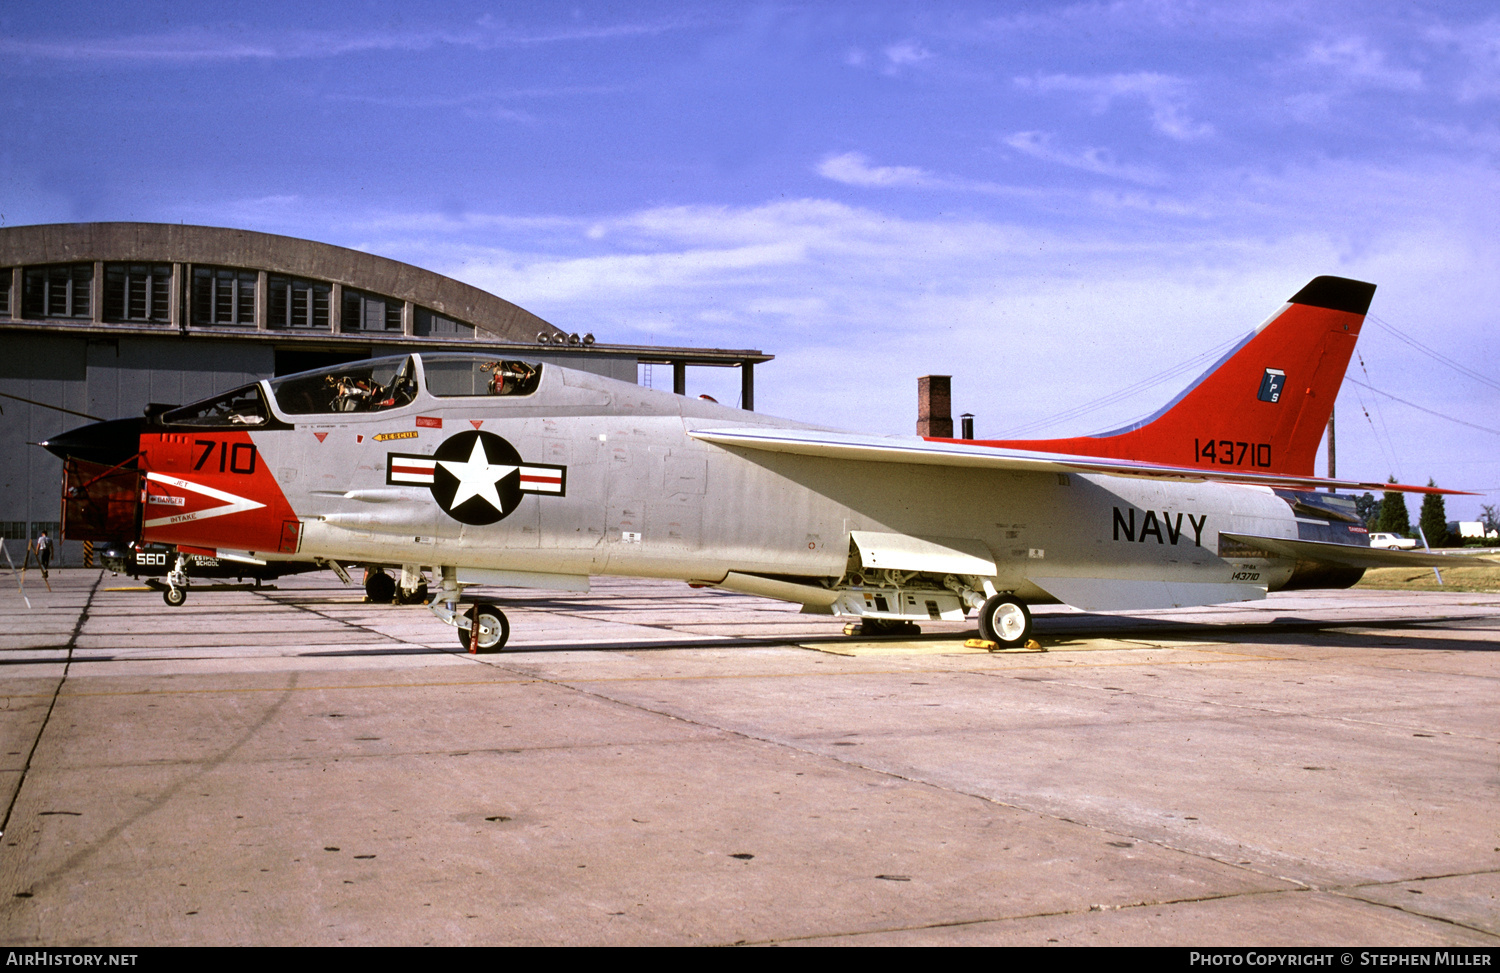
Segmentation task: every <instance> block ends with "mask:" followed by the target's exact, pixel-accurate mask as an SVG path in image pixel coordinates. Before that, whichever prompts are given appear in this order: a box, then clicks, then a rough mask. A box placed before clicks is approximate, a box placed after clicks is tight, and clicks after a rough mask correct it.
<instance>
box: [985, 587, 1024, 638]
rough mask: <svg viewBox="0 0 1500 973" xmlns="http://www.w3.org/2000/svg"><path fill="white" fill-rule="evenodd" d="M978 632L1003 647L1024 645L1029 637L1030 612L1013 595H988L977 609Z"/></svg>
mask: <svg viewBox="0 0 1500 973" xmlns="http://www.w3.org/2000/svg"><path fill="white" fill-rule="evenodd" d="M979 634H980V635H981V636H983V637H984V638H986V639H988V640H989V641H991V642H994V643H996V644H998V645H999V646H1000V647H1001V648H1005V649H1013V648H1016V647H1017V646H1022V645H1025V644H1026V643H1027V642H1028V641H1029V640H1030V639H1031V612H1030V611H1029V610H1027V608H1026V603H1025V602H1023V601H1020V600H1018V599H1017V598H1016V597H1015V595H1009V594H999V595H990V597H989V598H987V599H985V602H984V607H983V608H981V609H979Z"/></svg>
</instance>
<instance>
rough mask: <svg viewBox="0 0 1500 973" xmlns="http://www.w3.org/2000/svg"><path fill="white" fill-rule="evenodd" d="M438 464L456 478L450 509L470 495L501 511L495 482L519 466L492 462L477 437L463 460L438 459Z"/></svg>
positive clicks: (459, 504)
mask: <svg viewBox="0 0 1500 973" xmlns="http://www.w3.org/2000/svg"><path fill="white" fill-rule="evenodd" d="M438 465H439V466H441V467H442V468H443V469H445V470H447V471H448V472H449V473H452V474H453V475H454V476H456V477H457V478H458V489H457V490H455V491H454V492H453V500H452V502H450V503H449V504H448V507H449V508H450V509H452V508H455V507H458V506H461V505H462V504H463V502H464V501H465V500H468V499H469V498H470V497H483V498H484V502H485V503H487V504H489V505H490V506H491V507H494V508H495V509H496V510H501V511H503V510H504V508H503V507H501V506H500V494H499V492H498V491H497V490H496V489H495V484H496V483H499V482H500V481H501V480H503V479H505V478H506V477H507V476H510V475H511V474H512V473H514V472H515V471H516V470H517V469H519V468H520V467H516V466H495V465H494V464H492V463H491V462H490V458H489V457H488V456H486V455H485V453H484V443H482V442H481V441H479V440H478V439H476V440H474V451H473V452H471V453H470V454H469V458H468V460H466V461H465V462H462V463H456V462H453V461H452V460H438Z"/></svg>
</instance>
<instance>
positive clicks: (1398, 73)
mask: <svg viewBox="0 0 1500 973" xmlns="http://www.w3.org/2000/svg"><path fill="white" fill-rule="evenodd" d="M1302 63H1303V64H1305V65H1307V66H1309V67H1314V68H1323V69H1327V70H1328V71H1330V72H1332V73H1333V74H1334V75H1335V76H1337V77H1339V78H1340V79H1342V80H1343V81H1344V82H1345V83H1346V84H1349V85H1354V86H1358V87H1367V88H1383V89H1387V90H1391V91H1416V90H1417V89H1419V88H1421V87H1422V75H1421V73H1420V72H1418V71H1413V70H1411V69H1410V68H1398V67H1393V66H1392V65H1390V64H1388V63H1387V62H1386V58H1385V52H1384V51H1381V50H1378V49H1376V48H1374V47H1371V46H1370V42H1369V41H1367V40H1365V39H1364V38H1361V37H1348V38H1344V39H1342V40H1338V41H1319V42H1317V43H1315V44H1312V45H1310V46H1309V47H1308V48H1307V50H1306V51H1304V52H1303V55H1302Z"/></svg>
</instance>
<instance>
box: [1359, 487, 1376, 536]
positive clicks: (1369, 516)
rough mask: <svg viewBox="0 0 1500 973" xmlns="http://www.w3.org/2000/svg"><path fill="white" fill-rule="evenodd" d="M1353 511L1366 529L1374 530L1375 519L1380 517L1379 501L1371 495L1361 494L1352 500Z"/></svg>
mask: <svg viewBox="0 0 1500 973" xmlns="http://www.w3.org/2000/svg"><path fill="white" fill-rule="evenodd" d="M1354 511H1355V513H1357V514H1359V519H1360V521H1361V522H1362V523H1363V524H1364V525H1365V526H1366V527H1367V528H1369V529H1370V530H1374V529H1375V518H1376V517H1377V516H1379V515H1380V501H1379V500H1376V499H1375V495H1374V494H1372V493H1365V494H1362V495H1360V496H1357V497H1355V498H1354Z"/></svg>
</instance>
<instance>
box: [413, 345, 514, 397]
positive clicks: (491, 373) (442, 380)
mask: <svg viewBox="0 0 1500 973" xmlns="http://www.w3.org/2000/svg"><path fill="white" fill-rule="evenodd" d="M422 370H423V371H425V372H426V373H427V391H429V392H431V393H432V394H433V395H440V396H457V395H530V394H531V393H532V392H535V391H536V388H537V386H538V385H540V384H541V381H542V366H541V365H533V364H529V363H527V362H523V361H514V360H511V359H499V360H497V359H493V358H486V357H484V356H481V355H423V356H422Z"/></svg>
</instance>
